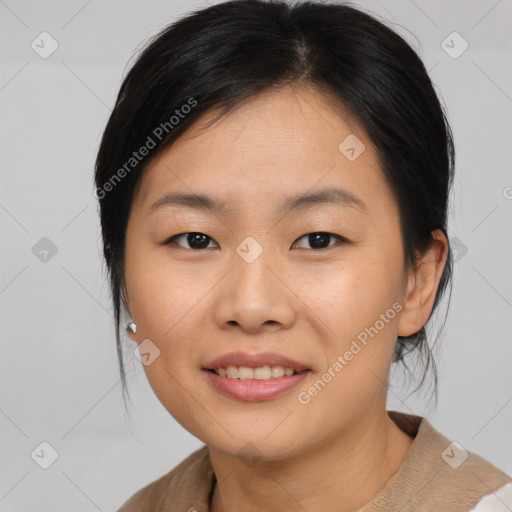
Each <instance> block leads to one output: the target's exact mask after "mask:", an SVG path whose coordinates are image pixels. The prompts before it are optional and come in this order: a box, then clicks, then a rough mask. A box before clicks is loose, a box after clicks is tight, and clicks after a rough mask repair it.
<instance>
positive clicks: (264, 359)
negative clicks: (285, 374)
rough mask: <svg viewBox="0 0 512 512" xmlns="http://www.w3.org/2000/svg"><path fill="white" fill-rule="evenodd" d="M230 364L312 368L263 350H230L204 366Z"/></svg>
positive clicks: (208, 367) (249, 366)
mask: <svg viewBox="0 0 512 512" xmlns="http://www.w3.org/2000/svg"><path fill="white" fill-rule="evenodd" d="M228 366H245V367H247V368H258V367H261V366H283V367H285V368H292V369H293V370H295V371H297V372H300V371H302V370H309V369H310V368H309V367H308V365H306V364H303V363H300V362H299V361H295V360H294V359H290V358H289V357H285V356H282V355H279V354H275V353H272V352H263V353H260V354H248V353H246V352H230V353H229V354H224V355H223V356H220V357H218V358H216V359H214V360H212V361H210V362H209V363H208V364H206V365H205V366H204V367H203V370H216V369H217V368H227V367H228Z"/></svg>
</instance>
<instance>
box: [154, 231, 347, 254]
mask: <svg viewBox="0 0 512 512" xmlns="http://www.w3.org/2000/svg"><path fill="white" fill-rule="evenodd" d="M191 234H196V235H204V236H205V237H206V238H208V239H209V240H211V241H213V238H211V237H209V236H208V235H205V234H204V233H201V232H198V231H189V232H186V233H180V234H178V235H174V236H171V237H170V238H168V239H167V240H166V241H165V242H164V243H163V245H172V244H175V245H178V247H180V248H182V249H190V250H191V251H201V250H204V249H211V247H204V248H203V249H193V248H192V247H183V246H181V245H179V244H176V242H175V240H176V239H177V238H179V237H181V236H186V235H191ZM318 234H320V235H328V236H330V237H334V238H336V239H338V241H339V243H342V244H346V243H349V241H348V240H347V239H346V238H343V237H342V236H340V235H336V234H334V233H329V232H327V231H312V232H311V233H306V234H304V235H302V236H300V237H299V238H297V240H295V242H293V244H294V245H295V244H296V243H297V241H299V240H300V239H302V238H304V237H307V236H309V235H318ZM208 245H209V243H208ZM335 245H336V244H331V245H328V246H327V247H322V248H320V249H313V248H312V249H311V250H312V251H315V252H319V251H325V250H327V249H330V248H331V247H333V246H335Z"/></svg>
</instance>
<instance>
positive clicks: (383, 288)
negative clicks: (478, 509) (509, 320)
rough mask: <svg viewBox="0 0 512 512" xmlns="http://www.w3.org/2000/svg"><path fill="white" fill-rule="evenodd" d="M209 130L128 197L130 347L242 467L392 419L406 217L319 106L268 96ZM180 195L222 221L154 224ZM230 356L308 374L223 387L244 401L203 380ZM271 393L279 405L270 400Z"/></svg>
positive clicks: (184, 421)
mask: <svg viewBox="0 0 512 512" xmlns="http://www.w3.org/2000/svg"><path fill="white" fill-rule="evenodd" d="M209 118H210V116H208V119H209ZM206 119H207V118H206V117H205V118H203V119H201V121H204V120H206ZM201 125H202V123H201ZM199 128H201V126H200V125H199V124H198V123H197V122H196V123H195V124H194V126H192V127H191V128H190V129H189V130H188V131H187V132H186V133H185V134H184V135H182V136H181V137H180V138H179V139H178V140H177V141H176V143H175V144H174V145H173V146H172V147H171V148H169V149H168V150H167V151H166V152H164V153H163V154H162V155H161V157H160V158H158V159H155V160H153V161H152V162H151V164H150V165H149V166H148V168H147V169H146V170H145V172H144V175H143V177H142V179H141V182H140V188H139V189H138V190H137V193H136V195H135V197H134V202H133V205H132V210H131V214H130V218H129V222H128V226H127V237H126V247H125V250H126V267H125V272H126V274H125V275H126V293H127V300H128V303H129V312H130V314H131V316H132V318H133V320H134V321H135V322H136V324H137V334H136V335H132V338H133V339H134V340H135V341H137V342H138V343H141V342H143V340H150V341H144V345H142V346H141V347H140V348H141V351H142V352H145V353H147V355H146V356H145V358H146V363H149V364H147V365H145V366H144V369H145V372H146V374H147V378H148V380H149V382H150V385H151V386H152V388H153V390H154V392H155V394H156V395H157V397H158V398H159V400H160V401H161V403H162V404H163V405H164V407H165V408H166V409H167V410H168V411H169V413H171V414H172V416H174V418H175V419H176V420H177V421H178V422H179V423H180V424H181V425H182V426H183V427H184V428H185V429H187V430H188V431H189V432H191V433H192V434H193V435H194V436H196V437H197V438H199V439H200V440H202V441H203V442H204V443H206V444H208V445H210V446H213V447H216V448H218V449H220V450H222V451H224V452H227V453H230V454H233V455H235V454H237V452H238V451H239V450H241V449H244V447H248V446H251V445H249V444H247V443H252V445H254V446H255V447H256V448H254V447H253V449H255V450H256V451H257V452H258V454H260V455H262V456H263V457H266V458H268V459H269V460H270V459H279V458H281V457H284V456H292V455H294V454H298V453H301V452H304V451H306V450H308V449H310V448H313V447H314V446H315V445H318V444H320V443H322V442H324V441H326V440H328V439H332V438H333V436H337V435H340V434H343V433H347V434H348V433H349V432H350V431H351V429H353V428H355V426H356V425H357V424H358V423H359V424H361V420H362V419H363V418H366V419H368V418H369V417H371V415H372V414H373V415H378V414H382V411H383V410H384V407H385V397H386V383H387V377H388V371H389V367H390V364H391V358H392V354H393V349H394V344H395V340H396V338H397V335H398V334H400V335H409V334H412V332H415V331H410V332H405V330H406V328H405V327H403V325H402V326H401V323H402V322H403V320H401V317H402V316H403V313H404V311H401V309H402V304H403V301H404V299H405V296H406V294H407V293H408V288H409V287H408V283H409V279H408V278H407V277H408V276H406V275H405V274H404V261H403V249H402V239H401V231H400V224H399V212H398V207H397V204H396V202H395V200H394V197H393V195H392V192H391V190H390V188H389V187H388V185H387V183H386V182H385V181H384V179H383V176H382V173H381V171H380V169H379V166H378V162H377V154H376V152H375V150H374V149H373V147H372V146H371V144H370V142H369V140H368V139H367V137H366V136H365V134H364V133H363V132H362V131H360V130H358V129H357V126H356V125H354V126H352V127H351V126H349V125H348V124H347V123H346V122H345V121H343V120H342V119H341V118H340V117H339V116H338V115H337V114H336V113H335V112H334V111H333V108H332V104H330V103H329V100H327V99H325V97H323V96H322V95H321V94H320V93H319V92H316V91H314V90H308V91H305V90H302V91H300V92H294V91H293V90H292V89H282V90H279V91H273V92H271V93H265V94H261V95H259V96H257V97H253V98H252V99H251V100H250V101H248V102H246V103H245V104H244V105H243V106H241V107H240V108H239V109H237V110H236V111H234V112H232V113H230V114H228V115H226V116H225V117H223V118H221V120H220V121H218V122H217V123H216V124H215V125H213V127H211V128H209V129H208V130H206V131H203V132H202V131H201V130H199ZM356 137H357V138H356ZM362 144H364V146H363V145H362ZM336 189H338V190H339V192H337V193H335V192H333V191H334V190H336ZM343 191H344V192H343ZM170 193H172V194H186V195H192V196H193V197H194V196H199V195H200V196H208V197H209V198H211V199H212V200H214V201H216V202H219V203H223V204H225V208H224V209H217V208H215V207H214V206H212V205H210V207H203V206H201V204H200V201H196V202H195V206H194V204H192V203H191V202H190V201H189V202H188V203H189V204H188V205H187V204H184V203H186V201H181V204H180V203H179V202H175V203H172V202H170V201H168V202H167V203H165V202H164V203H163V204H161V205H160V207H157V208H154V209H152V210H151V206H152V205H153V204H154V203H155V202H156V201H158V200H159V199H161V198H162V197H163V196H165V195H167V194H170ZM321 193H322V195H323V196H325V197H324V199H323V200H320V197H317V199H318V200H314V196H315V194H321ZM300 196H313V197H312V198H310V199H309V200H308V199H303V200H300V201H296V200H297V198H298V197H300ZM351 198H352V200H351ZM191 232H192V233H200V234H202V235H196V237H195V238H194V236H191V237H188V238H187V235H186V233H191ZM318 232H321V233H323V234H317V235H316V236H315V233H318ZM182 234H185V235H184V236H179V237H176V238H175V239H173V241H171V243H169V244H167V245H166V244H165V242H166V241H167V240H169V239H170V238H171V237H172V236H174V235H182ZM310 234H312V236H308V235H310ZM420 327H421V325H418V326H417V329H416V330H418V329H419V328H420ZM158 351H159V352H158ZM232 352H241V353H245V354H249V355H256V356H257V355H258V354H261V353H263V352H265V353H273V354H277V355H278V356H282V357H286V358H289V359H292V360H294V361H296V362H298V363H301V364H302V366H303V367H306V368H307V369H308V370H309V371H306V372H304V373H303V374H301V376H300V377H287V376H285V377H277V378H276V379H282V380H281V381H279V383H278V384H275V383H273V382H272V381H270V382H269V381H266V380H263V379H262V380H260V379H259V378H256V379H254V380H253V381H249V380H245V382H244V381H240V380H238V381H236V383H235V384H238V387H236V388H235V384H233V382H230V383H229V382H228V384H229V386H228V388H229V389H230V390H232V391H231V393H235V394H236V393H238V395H236V396H234V395H232V394H231V395H230V394H229V391H228V392H224V391H220V390H219V389H218V388H217V387H216V386H215V385H214V384H213V380H215V381H216V382H220V381H221V380H222V379H224V380H222V382H224V384H225V383H226V380H225V379H228V377H222V376H213V375H212V373H211V372H208V370H205V368H209V367H210V368H211V365H209V363H210V362H211V361H213V360H215V359H217V358H219V357H221V356H223V355H225V354H229V353H232ZM268 361H270V362H271V363H272V362H275V360H270V359H269V360H268ZM255 366H259V365H258V364H256V365H255ZM269 366H271V365H269ZM274 366H279V365H274ZM284 366H286V365H284ZM232 371H233V370H232ZM243 371H245V370H242V371H241V373H243ZM274 371H275V372H276V373H275V375H279V374H280V372H281V371H280V369H277V370H274ZM257 372H258V375H259V376H260V377H268V374H267V373H266V372H268V369H266V368H264V369H260V370H257ZM270 372H271V373H272V369H271V368H270ZM281 373H282V372H281ZM222 382H221V385H222ZM251 382H252V384H254V389H253V393H252V394H251V391H247V389H248V388H249V384H250V383H251ZM285 382H291V383H292V387H290V388H288V389H285V390H283V389H284V388H285V387H286V386H285V385H284V383H285ZM315 383H316V386H315ZM274 385H275V386H277V387H279V388H280V389H281V392H279V393H277V394H272V392H268V388H269V387H271V386H274ZM287 385H289V384H287ZM281 386H282V388H281ZM265 389H267V394H265ZM272 389H274V388H272ZM254 390H255V391H254ZM262 390H263V391H262ZM244 393H245V395H243V394H244ZM258 393H259V394H258ZM274 393H275V389H274ZM241 394H242V395H243V396H244V397H245V398H244V397H242V395H241Z"/></svg>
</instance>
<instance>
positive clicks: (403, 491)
mask: <svg viewBox="0 0 512 512" xmlns="http://www.w3.org/2000/svg"><path fill="white" fill-rule="evenodd" d="M389 415H390V417H391V418H392V419H393V421H395V423H397V425H399V426H400V428H402V430H404V432H406V433H408V434H409V435H410V436H411V437H413V438H414V442H413V444H412V446H411V448H410V450H409V453H408V454H407V455H406V457H405V459H404V461H403V463H402V465H401V467H400V469H399V472H398V474H397V475H396V477H395V478H394V479H393V480H392V481H391V483H390V485H388V486H386V488H385V489H384V490H383V492H382V493H381V494H380V495H379V496H378V499H377V500H376V501H375V502H374V503H372V506H371V507H369V508H367V509H364V510H365V512H368V511H372V512H373V510H382V508H383V507H381V505H382V504H383V503H384V504H386V505H389V507H388V508H389V509H394V508H400V507H401V508H400V509H401V510H402V508H403V510H404V512H406V511H409V510H410V511H412V510H414V511H415V512H429V511H431V510H450V512H469V511H472V512H498V511H501V510H512V503H510V501H511V493H512V478H511V477H510V476H509V475H507V474H506V473H505V472H503V471H501V470H500V469H498V468H497V467H496V466H494V465H492V464H491V463H490V462H489V461H487V460H486V459H484V458H483V457H481V456H479V455H477V454H476V453H473V452H471V451H469V450H466V449H465V448H464V447H463V446H461V444H459V443H458V442H454V441H451V440H450V439H448V438H447V437H445V436H444V435H443V434H441V433H440V432H438V431H437V430H436V429H435V428H434V427H433V426H432V425H431V424H430V422H429V421H428V420H427V419H426V418H422V417H420V416H415V415H410V414H404V413H398V412H390V414H389ZM507 500H508V501H507ZM503 503H506V505H505V508H503V509H502V508H497V507H499V506H503ZM374 505H379V507H380V508H379V507H376V506H374ZM396 505H399V506H400V507H395V506H396ZM477 507H480V508H477ZM488 507H494V508H488ZM384 509H385V507H384Z"/></svg>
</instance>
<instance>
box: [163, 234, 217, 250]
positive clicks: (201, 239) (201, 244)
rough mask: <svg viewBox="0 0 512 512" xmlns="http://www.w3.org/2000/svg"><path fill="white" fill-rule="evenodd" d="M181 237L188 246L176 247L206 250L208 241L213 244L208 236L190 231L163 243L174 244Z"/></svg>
mask: <svg viewBox="0 0 512 512" xmlns="http://www.w3.org/2000/svg"><path fill="white" fill-rule="evenodd" d="M182 237H186V238H185V240H186V242H187V243H188V244H189V247H186V246H183V245H181V244H177V245H179V246H180V247H184V248H185V249H194V250H198V249H208V245H209V241H211V242H213V239H211V238H210V237H209V236H208V235H205V234H204V233H198V232H196V231H192V232H190V233H181V234H180V235H174V236H172V237H171V238H169V239H168V240H167V241H166V242H164V245H170V244H173V243H176V242H175V241H176V240H179V239H180V238H182Z"/></svg>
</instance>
